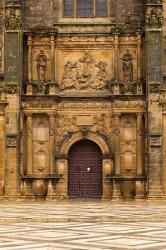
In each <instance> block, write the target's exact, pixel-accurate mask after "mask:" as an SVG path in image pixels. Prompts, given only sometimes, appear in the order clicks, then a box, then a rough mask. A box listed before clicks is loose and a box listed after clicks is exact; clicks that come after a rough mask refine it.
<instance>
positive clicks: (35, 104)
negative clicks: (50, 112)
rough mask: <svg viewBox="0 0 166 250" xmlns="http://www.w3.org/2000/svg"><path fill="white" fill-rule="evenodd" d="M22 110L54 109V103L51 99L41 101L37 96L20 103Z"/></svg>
mask: <svg viewBox="0 0 166 250" xmlns="http://www.w3.org/2000/svg"><path fill="white" fill-rule="evenodd" d="M22 108H23V109H29V108H33V109H37V108H39V109H48V108H52V109H55V108H56V103H55V102H54V101H53V100H52V99H43V98H40V96H38V97H37V98H35V99H34V98H28V99H24V100H23V101H22Z"/></svg>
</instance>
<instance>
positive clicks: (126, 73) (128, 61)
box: [123, 51, 133, 82]
mask: <svg viewBox="0 0 166 250" xmlns="http://www.w3.org/2000/svg"><path fill="white" fill-rule="evenodd" d="M123 78H124V80H125V81H127V82H133V63H132V56H131V55H130V53H129V51H127V52H126V54H125V55H124V57H123Z"/></svg>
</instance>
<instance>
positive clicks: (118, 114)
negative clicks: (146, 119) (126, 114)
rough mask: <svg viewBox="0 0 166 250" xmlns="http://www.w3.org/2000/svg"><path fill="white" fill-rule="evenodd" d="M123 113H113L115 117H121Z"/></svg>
mask: <svg viewBox="0 0 166 250" xmlns="http://www.w3.org/2000/svg"><path fill="white" fill-rule="evenodd" d="M121 115H122V113H114V114H113V116H114V117H115V118H120V117H121Z"/></svg>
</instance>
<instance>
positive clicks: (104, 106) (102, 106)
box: [58, 102, 112, 110]
mask: <svg viewBox="0 0 166 250" xmlns="http://www.w3.org/2000/svg"><path fill="white" fill-rule="evenodd" d="M58 109H59V110H72V109H73V110H112V103H99V102H97V103H92V102H91V103H90V102H86V103H85V102H79V103H65V102H63V103H60V104H58Z"/></svg>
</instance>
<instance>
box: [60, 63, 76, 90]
mask: <svg viewBox="0 0 166 250" xmlns="http://www.w3.org/2000/svg"><path fill="white" fill-rule="evenodd" d="M76 68H77V66H76V63H72V62H70V61H68V62H67V63H66V64H65V66H64V75H63V80H62V85H61V89H62V90H64V89H70V88H77V84H76V72H75V71H76Z"/></svg>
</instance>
